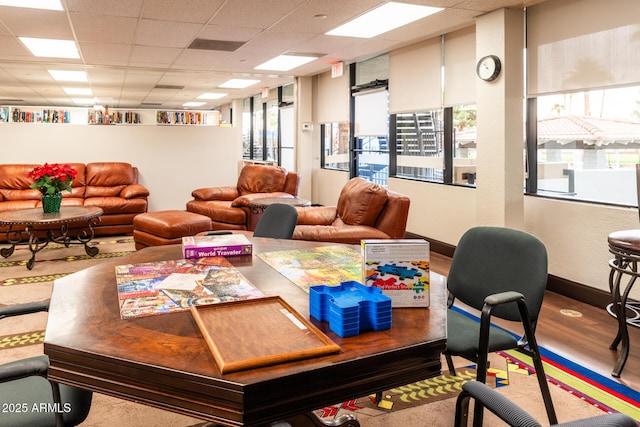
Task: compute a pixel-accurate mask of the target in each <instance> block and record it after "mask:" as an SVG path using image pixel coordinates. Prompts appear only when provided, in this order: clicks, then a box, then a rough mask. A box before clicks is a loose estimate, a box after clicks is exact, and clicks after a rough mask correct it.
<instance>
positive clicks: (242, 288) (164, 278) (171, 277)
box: [116, 257, 264, 319]
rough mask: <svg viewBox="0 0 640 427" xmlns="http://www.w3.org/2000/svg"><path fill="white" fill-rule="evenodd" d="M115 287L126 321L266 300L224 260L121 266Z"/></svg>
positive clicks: (175, 261)
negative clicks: (219, 305) (194, 307)
mask: <svg viewBox="0 0 640 427" xmlns="http://www.w3.org/2000/svg"><path fill="white" fill-rule="evenodd" d="M116 284H117V290H118V302H119V304H120V317H121V318H123V319H131V318H135V317H143V316H152V315H157V314H163V313H171V312H176V311H184V310H188V309H189V308H190V307H192V306H199V305H209V304H217V303H223V302H228V301H242V300H246V299H253V298H261V297H263V296H264V294H263V293H262V292H261V291H260V290H259V289H257V288H256V287H255V286H253V285H252V284H251V283H250V282H249V281H248V280H247V279H246V278H245V277H244V276H243V275H242V273H240V271H238V269H237V268H235V267H234V266H233V265H232V264H231V263H230V262H229V261H227V260H226V259H225V258H223V257H215V258H202V259H179V260H168V261H158V262H147V263H140V264H125V265H118V266H116Z"/></svg>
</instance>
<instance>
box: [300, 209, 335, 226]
mask: <svg viewBox="0 0 640 427" xmlns="http://www.w3.org/2000/svg"><path fill="white" fill-rule="evenodd" d="M337 216H338V209H337V208H336V207H335V206H311V207H303V208H298V224H299V225H331V224H333V222H334V221H335V220H336V218H337Z"/></svg>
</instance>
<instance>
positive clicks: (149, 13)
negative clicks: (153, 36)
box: [142, 0, 224, 24]
mask: <svg viewBox="0 0 640 427" xmlns="http://www.w3.org/2000/svg"><path fill="white" fill-rule="evenodd" d="M223 3H224V0H180V1H175V0H154V1H146V2H145V3H144V5H143V8H142V17H143V18H145V19H158V20H164V21H177V22H192V23H200V24H204V23H205V22H207V21H208V20H209V18H210V17H211V15H213V13H214V12H215V11H216V10H218V8H220V6H221V5H222V4H223Z"/></svg>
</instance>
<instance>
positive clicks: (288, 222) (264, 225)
mask: <svg viewBox="0 0 640 427" xmlns="http://www.w3.org/2000/svg"><path fill="white" fill-rule="evenodd" d="M297 222H298V211H297V210H296V208H294V207H293V206H290V205H285V204H283V203H275V204H273V205H269V206H267V208H266V209H265V210H264V212H263V213H262V216H261V217H260V219H259V220H258V224H257V225H256V229H255V231H254V232H253V235H254V236H255V237H272V238H274V239H291V237H292V236H293V230H294V229H295V228H296V223H297Z"/></svg>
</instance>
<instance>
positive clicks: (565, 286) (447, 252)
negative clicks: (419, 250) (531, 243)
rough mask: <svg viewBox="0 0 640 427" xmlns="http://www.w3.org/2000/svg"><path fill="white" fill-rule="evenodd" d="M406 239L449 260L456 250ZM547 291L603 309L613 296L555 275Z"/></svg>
mask: <svg viewBox="0 0 640 427" xmlns="http://www.w3.org/2000/svg"><path fill="white" fill-rule="evenodd" d="M405 237H406V238H407V239H425V240H426V241H428V242H429V246H430V250H432V251H433V252H436V253H438V254H441V255H444V256H446V257H449V258H452V257H453V253H454V252H455V250H456V247H455V246H454V245H451V244H449V243H444V242H440V241H438V240H434V239H429V238H427V237H424V236H421V235H419V234H415V233H410V232H407V233H406V235H405ZM547 290H548V291H550V292H554V293H556V294H559V295H563V296H566V297H568V298H572V299H574V300H576V301H580V302H582V303H585V304H589V305H592V306H594V307H599V308H602V309H604V308H606V307H607V305H608V304H609V303H610V302H611V294H610V293H609V292H607V291H603V290H601V289H596V288H593V287H591V286H587V285H584V284H582V283H578V282H574V281H572V280H568V279H565V278H562V277H558V276H554V275H553V274H550V275H549V278H548V280H547Z"/></svg>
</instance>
